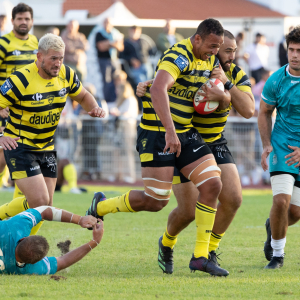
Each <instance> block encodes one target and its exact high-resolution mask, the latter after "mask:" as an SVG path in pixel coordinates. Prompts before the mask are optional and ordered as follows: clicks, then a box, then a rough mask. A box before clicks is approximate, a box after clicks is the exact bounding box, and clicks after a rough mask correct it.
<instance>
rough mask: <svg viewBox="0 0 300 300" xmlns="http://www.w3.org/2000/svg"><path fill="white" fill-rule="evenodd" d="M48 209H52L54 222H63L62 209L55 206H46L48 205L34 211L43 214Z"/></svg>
mask: <svg viewBox="0 0 300 300" xmlns="http://www.w3.org/2000/svg"><path fill="white" fill-rule="evenodd" d="M47 208H50V209H51V210H52V221H57V222H61V215H62V210H61V209H58V208H55V207H53V206H46V205H43V206H39V207H35V208H34V209H35V210H37V211H38V212H39V213H40V214H41V213H42V212H43V211H45V210H46V209H47Z"/></svg>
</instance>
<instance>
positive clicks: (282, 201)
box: [273, 194, 289, 211]
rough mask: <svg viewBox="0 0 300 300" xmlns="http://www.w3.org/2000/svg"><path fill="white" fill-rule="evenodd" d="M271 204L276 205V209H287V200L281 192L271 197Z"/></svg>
mask: <svg viewBox="0 0 300 300" xmlns="http://www.w3.org/2000/svg"><path fill="white" fill-rule="evenodd" d="M273 205H274V206H275V207H276V209H277V210H282V211H285V210H287V209H288V206H289V200H288V199H287V197H285V196H284V195H283V194H282V195H277V196H275V197H274V198H273Z"/></svg>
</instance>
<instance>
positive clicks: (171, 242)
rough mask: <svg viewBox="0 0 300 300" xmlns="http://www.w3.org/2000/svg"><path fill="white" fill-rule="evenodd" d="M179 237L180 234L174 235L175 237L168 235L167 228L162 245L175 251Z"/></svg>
mask: <svg viewBox="0 0 300 300" xmlns="http://www.w3.org/2000/svg"><path fill="white" fill-rule="evenodd" d="M177 237H178V234H177V235H174V236H172V235H170V234H169V233H168V228H167V229H166V231H165V233H164V235H163V238H162V244H163V245H164V246H165V247H169V248H171V249H173V248H174V246H175V244H176V243H177Z"/></svg>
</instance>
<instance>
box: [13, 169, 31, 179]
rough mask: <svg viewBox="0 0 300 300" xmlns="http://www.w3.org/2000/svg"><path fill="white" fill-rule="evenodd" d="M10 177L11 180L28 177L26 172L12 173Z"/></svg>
mask: <svg viewBox="0 0 300 300" xmlns="http://www.w3.org/2000/svg"><path fill="white" fill-rule="evenodd" d="M11 176H12V179H23V178H27V177H28V176H27V172H26V171H16V172H12V174H11Z"/></svg>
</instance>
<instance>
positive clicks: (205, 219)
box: [194, 202, 217, 258]
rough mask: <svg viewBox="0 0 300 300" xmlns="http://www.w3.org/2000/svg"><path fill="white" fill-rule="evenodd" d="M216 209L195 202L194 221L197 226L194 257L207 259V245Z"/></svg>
mask: <svg viewBox="0 0 300 300" xmlns="http://www.w3.org/2000/svg"><path fill="white" fill-rule="evenodd" d="M216 211H217V210H216V209H214V208H211V207H209V206H206V205H204V204H202V203H200V202H197V205H196V213H195V221H196V226H197V238H196V246H195V251H194V256H195V257H196V258H198V257H200V256H204V257H206V258H208V245H209V240H210V234H211V232H212V228H213V225H214V222H215V216H216Z"/></svg>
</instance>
